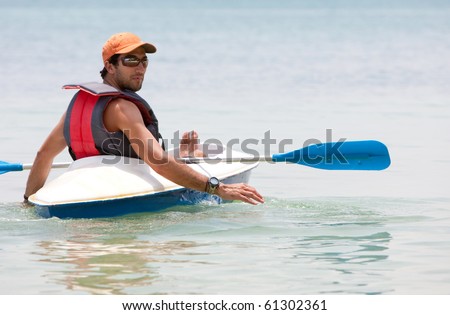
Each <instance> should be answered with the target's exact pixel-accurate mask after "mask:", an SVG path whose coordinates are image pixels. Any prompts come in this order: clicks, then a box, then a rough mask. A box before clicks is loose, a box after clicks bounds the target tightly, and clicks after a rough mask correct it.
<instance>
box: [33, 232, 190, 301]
mask: <svg viewBox="0 0 450 315" xmlns="http://www.w3.org/2000/svg"><path fill="white" fill-rule="evenodd" d="M37 246H38V247H39V248H41V249H42V251H39V252H36V253H34V254H36V255H39V256H41V257H42V258H40V259H39V261H42V262H51V263H56V264H57V265H58V266H59V267H60V269H58V270H55V271H54V272H53V273H49V274H47V277H48V278H49V279H50V281H54V282H56V283H58V284H63V285H65V286H66V289H67V290H70V291H84V292H88V293H91V294H125V293H126V292H125V291H124V290H125V289H126V290H127V291H130V289H131V290H132V288H136V287H146V286H150V285H151V283H152V282H153V280H154V279H156V278H157V277H158V276H159V275H158V272H157V269H156V268H153V267H152V266H151V263H154V262H161V261H164V260H167V259H168V258H166V256H168V255H173V254H175V253H177V252H180V251H183V250H184V249H186V248H190V247H193V246H195V243H193V242H183V241H179V242H178V241H174V242H165V243H156V242H150V241H142V240H137V239H136V238H134V237H117V238H111V239H105V240H102V239H101V238H100V237H92V236H90V237H86V238H83V239H80V240H73V239H72V240H57V241H42V242H38V243H37ZM138 292H139V293H140V294H145V292H142V290H138Z"/></svg>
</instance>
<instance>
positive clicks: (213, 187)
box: [205, 177, 220, 195]
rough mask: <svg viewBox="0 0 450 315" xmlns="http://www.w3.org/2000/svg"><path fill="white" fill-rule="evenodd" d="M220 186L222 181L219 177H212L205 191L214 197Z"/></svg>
mask: <svg viewBox="0 0 450 315" xmlns="http://www.w3.org/2000/svg"><path fill="white" fill-rule="evenodd" d="M219 186H220V181H219V179H218V178H217V177H211V178H209V179H208V182H207V183H206V188H205V191H206V192H207V193H208V194H211V195H214V194H216V192H217V188H218V187H219Z"/></svg>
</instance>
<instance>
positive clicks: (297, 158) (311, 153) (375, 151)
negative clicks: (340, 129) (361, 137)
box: [272, 140, 391, 171]
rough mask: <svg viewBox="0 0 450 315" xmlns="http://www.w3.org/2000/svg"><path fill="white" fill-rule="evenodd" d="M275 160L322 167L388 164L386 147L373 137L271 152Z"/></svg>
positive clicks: (359, 167)
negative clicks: (282, 151)
mask: <svg viewBox="0 0 450 315" xmlns="http://www.w3.org/2000/svg"><path fill="white" fill-rule="evenodd" d="M272 160H273V161H274V162H289V163H296V164H301V165H305V166H309V167H314V168H319V169H323V170H367V171H379V170H384V169H385V168H387V167H388V166H389V165H390V164H391V159H390V157H389V152H388V149H387V147H386V146H385V145H384V144H383V143H381V142H379V141H375V140H366V141H343V142H329V143H321V144H313V145H310V146H307V147H304V148H302V149H299V150H295V151H291V152H287V153H279V154H274V155H273V156H272Z"/></svg>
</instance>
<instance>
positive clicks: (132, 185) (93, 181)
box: [28, 146, 258, 219]
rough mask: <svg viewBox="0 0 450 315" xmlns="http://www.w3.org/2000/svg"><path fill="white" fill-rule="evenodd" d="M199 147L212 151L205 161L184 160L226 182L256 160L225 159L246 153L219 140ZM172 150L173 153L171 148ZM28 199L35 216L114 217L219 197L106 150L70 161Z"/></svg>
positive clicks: (240, 177) (243, 174)
mask: <svg viewBox="0 0 450 315" xmlns="http://www.w3.org/2000/svg"><path fill="white" fill-rule="evenodd" d="M204 152H214V154H209V155H208V162H203V163H201V162H199V163H195V164H193V163H192V164H187V165H188V166H189V167H191V168H193V169H194V170H195V171H197V172H199V173H202V174H204V175H206V176H208V177H211V176H215V177H217V178H218V179H219V180H221V182H223V183H227V184H231V183H248V181H249V179H250V173H251V170H252V169H254V168H255V167H257V165H258V162H251V163H248V162H232V163H231V162H225V161H224V159H225V158H226V157H229V156H233V157H241V158H244V159H245V158H246V157H248V155H247V154H244V153H242V152H238V151H234V150H227V149H226V148H223V147H221V146H216V147H215V148H214V150H211V148H209V149H208V150H204ZM217 152H218V153H217ZM172 154H177V152H176V150H174V151H172ZM28 201H29V202H30V203H31V204H33V205H35V206H36V210H37V213H38V214H39V215H40V216H43V217H46V218H48V217H58V218H62V219H66V218H102V217H115V216H121V215H127V214H132V213H139V212H155V211H161V210H164V209H168V208H170V207H174V206H180V205H193V204H199V203H212V204H219V203H221V202H222V200H221V198H220V197H218V196H216V195H210V194H208V193H206V192H200V191H196V190H192V189H188V188H185V187H182V186H179V185H177V184H175V183H173V182H172V181H170V180H168V179H166V178H164V177H162V176H161V175H159V174H157V173H156V172H155V171H154V170H153V169H152V168H151V167H150V166H148V165H147V164H145V163H144V162H143V161H142V160H140V159H134V158H128V157H118V156H110V155H100V156H93V157H87V158H82V159H79V160H76V161H74V162H72V163H71V165H70V166H69V168H68V169H67V170H66V171H65V172H64V173H63V174H61V175H60V176H58V177H56V178H55V179H53V180H51V181H49V182H48V183H46V184H45V185H44V186H43V187H42V188H41V189H40V190H39V191H37V192H36V193H35V194H33V195H31V196H30V197H29V199H28Z"/></svg>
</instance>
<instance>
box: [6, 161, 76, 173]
mask: <svg viewBox="0 0 450 315" xmlns="http://www.w3.org/2000/svg"><path fill="white" fill-rule="evenodd" d="M70 164H72V162H59V163H53V164H52V168H66V167H69V165H70ZM32 166H33V164H29V163H28V164H21V163H8V162H4V161H0V175H1V174H4V173H7V172H16V171H23V170H29V169H31V167H32Z"/></svg>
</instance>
